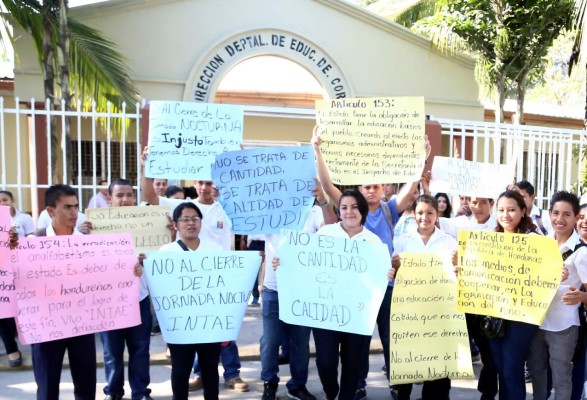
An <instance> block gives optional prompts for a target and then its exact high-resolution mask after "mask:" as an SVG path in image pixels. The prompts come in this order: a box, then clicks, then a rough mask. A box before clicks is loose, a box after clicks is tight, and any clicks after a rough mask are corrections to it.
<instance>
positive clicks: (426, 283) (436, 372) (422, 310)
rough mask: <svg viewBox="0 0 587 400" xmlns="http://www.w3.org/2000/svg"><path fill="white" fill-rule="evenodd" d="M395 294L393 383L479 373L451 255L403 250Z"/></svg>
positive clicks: (457, 377)
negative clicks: (459, 307) (460, 308)
mask: <svg viewBox="0 0 587 400" xmlns="http://www.w3.org/2000/svg"><path fill="white" fill-rule="evenodd" d="M400 256H401V260H402V262H401V267H400V268H399V270H398V273H397V277H396V279H395V286H394V288H393V297H392V299H391V318H390V319H391V321H390V329H391V332H390V343H389V349H390V359H389V379H390V384H392V385H394V384H401V383H412V382H421V381H430V380H435V379H441V378H450V379H463V378H475V374H474V372H473V368H472V364H471V352H470V350H469V334H468V333H467V323H466V322H465V314H463V313H461V312H457V299H456V294H455V291H456V287H457V277H456V276H455V274H454V272H453V266H452V263H451V262H450V260H443V259H442V258H440V257H439V256H437V255H436V254H433V253H430V254H411V253H402V254H400Z"/></svg>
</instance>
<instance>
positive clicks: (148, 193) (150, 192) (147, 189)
mask: <svg viewBox="0 0 587 400" xmlns="http://www.w3.org/2000/svg"><path fill="white" fill-rule="evenodd" d="M148 154H149V148H148V147H147V146H145V148H144V149H143V154H142V156H141V168H142V169H143V173H142V176H143V178H142V179H141V193H142V194H143V199H144V200H145V201H146V202H147V203H149V204H151V205H154V206H158V205H159V196H157V193H155V189H153V178H147V177H146V176H145V162H146V161H147V155H148Z"/></svg>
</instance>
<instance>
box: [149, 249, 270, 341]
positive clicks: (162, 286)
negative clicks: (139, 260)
mask: <svg viewBox="0 0 587 400" xmlns="http://www.w3.org/2000/svg"><path fill="white" fill-rule="evenodd" d="M260 265H261V256H259V254H258V253H257V252H252V251H238V252H234V251H231V252H228V251H227V252H208V251H178V252H170V251H169V252H167V251H159V252H153V253H147V258H146V259H145V261H144V266H145V267H144V271H145V272H146V274H147V278H148V284H149V291H150V293H151V301H152V302H153V308H154V309H155V312H156V313H157V319H158V321H159V325H160V326H161V332H162V334H163V339H165V342H167V343H174V344H190V343H213V342H224V341H229V340H236V338H237V337H238V333H239V331H240V327H241V325H242V322H243V318H244V316H245V311H246V308H247V304H248V301H249V298H250V297H251V288H252V287H253V284H254V282H255V277H256V276H257V273H258V272H259V266H260Z"/></svg>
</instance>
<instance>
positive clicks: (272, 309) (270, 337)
mask: <svg viewBox="0 0 587 400" xmlns="http://www.w3.org/2000/svg"><path fill="white" fill-rule="evenodd" d="M262 299H263V336H261V379H262V380H263V381H265V382H279V376H277V374H278V373H279V364H278V359H279V345H280V344H281V341H282V338H283V336H282V334H283V330H282V328H285V329H286V330H287V332H288V333H289V338H290V352H289V369H290V372H291V379H290V380H289V381H288V382H287V384H286V386H287V388H288V389H289V390H293V389H296V388H298V387H300V386H303V385H305V384H306V382H307V381H308V362H309V360H310V344H309V342H310V331H311V328H309V327H307V326H300V325H291V324H286V323H284V322H283V321H281V320H280V319H279V297H278V294H277V292H276V291H275V290H271V289H267V288H265V289H264V290H263V297H262Z"/></svg>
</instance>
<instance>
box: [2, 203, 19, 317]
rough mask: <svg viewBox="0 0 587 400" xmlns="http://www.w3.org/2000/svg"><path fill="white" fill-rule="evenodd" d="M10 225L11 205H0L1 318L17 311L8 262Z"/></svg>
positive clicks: (10, 266) (11, 270)
mask: <svg viewBox="0 0 587 400" xmlns="http://www.w3.org/2000/svg"><path fill="white" fill-rule="evenodd" d="M10 226H11V219H10V207H7V206H0V318H9V317H14V316H15V315H16V312H17V311H16V310H17V308H16V297H15V294H16V291H15V286H14V272H13V269H12V265H11V264H10V263H9V262H8V252H9V237H8V231H9V230H10Z"/></svg>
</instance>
